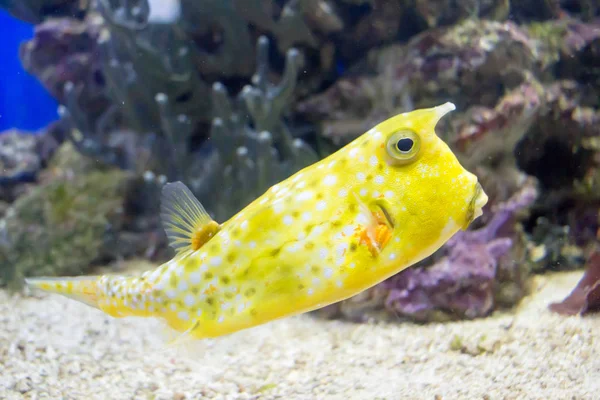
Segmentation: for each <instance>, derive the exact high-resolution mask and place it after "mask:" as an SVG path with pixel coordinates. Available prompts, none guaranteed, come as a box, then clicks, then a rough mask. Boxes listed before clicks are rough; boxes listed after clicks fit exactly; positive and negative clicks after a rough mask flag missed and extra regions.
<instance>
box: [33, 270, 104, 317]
mask: <svg viewBox="0 0 600 400" xmlns="http://www.w3.org/2000/svg"><path fill="white" fill-rule="evenodd" d="M98 282H99V277H97V276H86V277H72V278H54V277H40V278H27V279H25V283H26V284H27V286H29V287H30V288H33V289H39V290H43V291H45V292H49V293H56V294H60V295H63V296H65V297H68V298H70V299H73V300H77V301H79V302H81V303H84V304H87V305H88V306H91V307H94V308H98V309H100V307H99V305H98V300H99V299H100V293H99V291H98Z"/></svg>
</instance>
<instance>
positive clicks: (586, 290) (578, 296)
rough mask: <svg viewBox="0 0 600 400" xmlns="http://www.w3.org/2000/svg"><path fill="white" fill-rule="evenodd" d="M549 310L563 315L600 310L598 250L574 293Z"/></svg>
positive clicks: (589, 261)
mask: <svg viewBox="0 0 600 400" xmlns="http://www.w3.org/2000/svg"><path fill="white" fill-rule="evenodd" d="M549 308H550V310H552V311H554V312H556V313H559V314H563V315H576V314H580V315H584V314H587V313H590V312H597V311H599V310H600V252H599V251H598V250H597V249H596V251H595V252H593V253H592V254H591V255H590V257H589V259H588V261H587V263H586V269H585V272H584V274H583V277H582V278H581V280H580V281H579V283H578V284H577V286H576V287H575V288H574V289H573V291H572V292H571V293H570V294H569V295H568V296H567V297H566V298H565V299H564V300H563V301H561V302H559V303H553V304H550V306H549Z"/></svg>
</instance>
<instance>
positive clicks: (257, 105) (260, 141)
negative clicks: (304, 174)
mask: <svg viewBox="0 0 600 400" xmlns="http://www.w3.org/2000/svg"><path fill="white" fill-rule="evenodd" d="M268 47H269V41H268V39H267V38H266V37H261V38H260V39H259V41H258V45H257V72H256V74H255V75H254V76H253V78H252V85H247V86H245V87H244V88H243V89H242V91H241V92H240V93H239V94H238V96H237V97H236V98H235V99H233V100H232V99H230V98H229V96H228V94H227V90H226V89H225V86H223V85H222V84H221V83H215V84H214V85H213V113H214V116H215V118H214V119H213V124H212V130H211V139H210V140H209V142H208V144H207V146H210V147H211V148H212V149H213V150H214V152H212V157H209V158H208V159H206V160H204V162H203V165H202V167H201V168H202V170H203V172H202V173H199V174H190V173H189V172H188V174H187V175H186V181H187V182H189V184H190V186H191V188H192V190H193V191H194V192H195V193H196V194H197V195H198V196H199V198H200V199H202V201H203V202H204V203H205V205H206V207H207V209H208V210H210V211H211V212H212V214H213V215H214V217H216V218H217V219H219V220H224V219H226V218H228V217H230V216H231V215H233V213H235V212H236V211H238V210H239V209H241V208H243V207H244V206H245V205H247V204H248V203H250V201H252V200H253V199H254V198H256V197H257V196H259V195H260V194H262V193H263V192H264V191H265V190H266V189H268V188H269V187H270V186H272V185H273V184H275V183H277V182H279V181H281V180H282V179H285V178H287V177H288V176H290V175H291V174H293V173H294V172H296V171H298V170H300V169H301V168H303V167H305V166H307V165H309V164H311V163H313V162H315V161H316V160H317V155H316V153H315V152H314V151H313V150H312V149H311V147H310V146H308V145H307V144H306V143H305V142H303V141H302V140H301V139H298V138H294V137H293V135H292V133H291V132H290V130H289V129H288V127H287V125H286V124H285V123H284V113H285V111H286V109H287V108H288V107H289V105H290V103H291V100H292V94H293V91H294V87H295V84H296V79H297V74H298V67H299V66H300V63H301V60H300V55H299V53H298V51H297V50H295V49H290V50H288V52H287V57H286V60H287V63H286V67H285V71H284V73H283V77H282V79H281V82H280V83H279V84H278V85H273V84H271V83H270V82H269V80H268V78H267V76H268V73H269V71H268V68H269V67H268V57H267V55H268ZM191 171H196V169H195V168H194V167H193V166H192V168H191Z"/></svg>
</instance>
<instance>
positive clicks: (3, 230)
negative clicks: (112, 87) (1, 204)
mask: <svg viewBox="0 0 600 400" xmlns="http://www.w3.org/2000/svg"><path fill="white" fill-rule="evenodd" d="M54 158H55V159H56V160H55V161H56V162H57V164H56V167H54V164H51V165H50V167H49V169H48V171H47V172H46V176H45V177H44V178H42V182H43V183H42V184H40V185H39V186H36V187H34V188H32V189H31V190H30V191H29V192H27V193H26V194H25V195H23V196H21V197H19V198H18V199H17V200H16V201H15V202H14V203H13V204H12V205H11V206H10V208H9V209H8V211H7V212H6V216H5V218H4V219H2V220H1V221H0V283H1V284H3V285H9V286H11V287H18V286H20V285H21V284H22V280H23V277H25V276H31V275H74V274H79V273H85V272H87V270H88V268H90V266H91V265H92V263H93V262H94V261H97V260H100V259H102V258H103V255H104V253H105V252H106V251H107V250H109V249H110V247H111V246H113V243H111V242H110V241H107V232H109V231H110V230H111V229H116V230H119V224H120V223H121V222H120V221H121V219H122V218H123V216H122V205H123V201H124V193H125V190H126V187H127V184H128V177H129V174H128V173H127V172H124V171H121V170H118V169H114V168H113V169H104V170H98V169H97V168H95V167H94V162H93V161H90V160H85V159H82V156H81V155H79V154H77V153H75V152H74V150H73V149H72V148H70V146H67V147H64V146H63V147H62V148H61V149H60V151H59V152H58V153H56V154H55V157H54ZM65 158H67V159H69V158H70V159H71V161H69V162H65V163H64V164H61V161H60V160H61V159H62V160H64V159H65ZM61 165H63V166H62V167H61ZM64 165H70V167H69V168H64ZM73 168H75V169H73ZM86 171H87V172H86Z"/></svg>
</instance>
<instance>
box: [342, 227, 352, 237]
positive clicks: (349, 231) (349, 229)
mask: <svg viewBox="0 0 600 400" xmlns="http://www.w3.org/2000/svg"><path fill="white" fill-rule="evenodd" d="M342 232H343V233H344V235H346V236H352V234H353V233H354V226H353V225H346V226H345V227H343V228H342Z"/></svg>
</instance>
